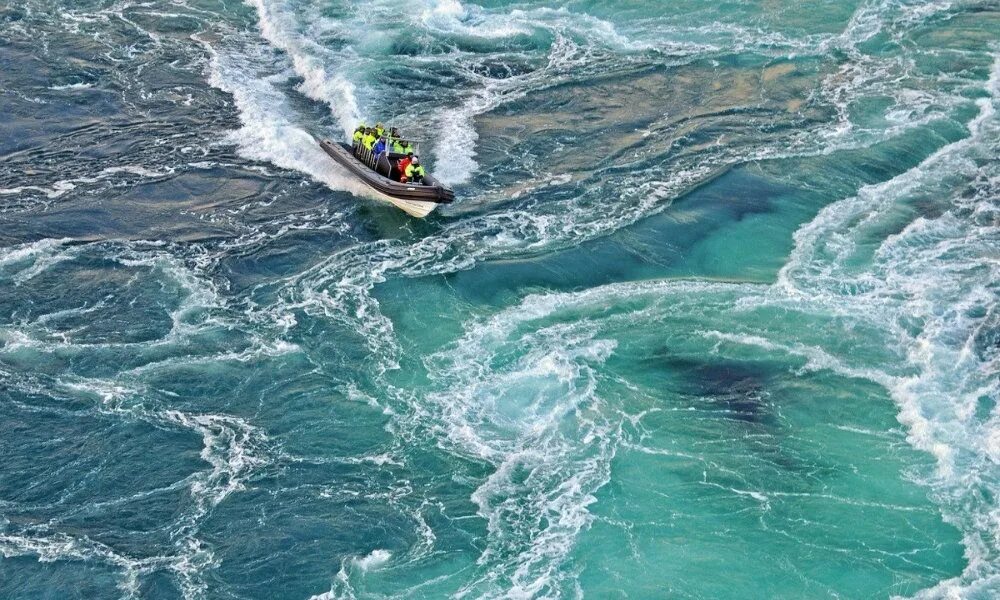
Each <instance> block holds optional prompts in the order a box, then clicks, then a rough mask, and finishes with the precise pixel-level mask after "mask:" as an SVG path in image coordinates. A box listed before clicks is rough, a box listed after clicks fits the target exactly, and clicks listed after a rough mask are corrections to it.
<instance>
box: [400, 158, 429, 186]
mask: <svg viewBox="0 0 1000 600" xmlns="http://www.w3.org/2000/svg"><path fill="white" fill-rule="evenodd" d="M404 173H406V179H407V181H412V182H414V183H423V182H424V175H426V174H427V173H426V172H425V171H424V168H423V167H422V166H420V157H419V156H414V157H413V162H411V163H410V164H409V166H407V167H406V171H404Z"/></svg>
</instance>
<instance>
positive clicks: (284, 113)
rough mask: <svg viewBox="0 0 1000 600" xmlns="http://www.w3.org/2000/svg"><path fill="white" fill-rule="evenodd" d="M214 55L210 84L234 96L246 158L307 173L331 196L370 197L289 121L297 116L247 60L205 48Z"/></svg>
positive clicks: (237, 137) (237, 138)
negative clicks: (341, 193) (331, 192)
mask: <svg viewBox="0 0 1000 600" xmlns="http://www.w3.org/2000/svg"><path fill="white" fill-rule="evenodd" d="M202 44H203V46H204V47H205V48H206V50H207V51H208V52H209V54H210V57H211V60H210V66H209V83H210V84H211V85H212V86H214V87H217V88H219V89H221V90H223V91H225V92H227V93H229V94H231V95H232V96H233V100H234V101H235V103H236V107H237V109H238V110H239V116H240V121H241V123H242V124H243V127H242V128H241V129H239V130H236V131H234V132H232V133H230V134H229V140H230V141H231V142H233V143H234V144H236V145H237V146H238V148H239V151H240V154H241V155H242V156H244V157H245V158H249V159H253V160H261V161H267V162H271V163H273V164H275V165H277V166H279V167H282V168H285V169H291V170H296V171H300V172H302V173H306V174H307V175H309V176H310V177H312V178H313V179H315V180H316V181H318V182H320V183H323V184H325V185H326V186H327V187H329V188H330V189H332V190H341V191H349V192H352V193H355V194H358V195H363V194H365V193H367V190H366V189H365V186H363V185H361V184H359V183H358V182H357V180H356V179H355V178H353V177H350V176H347V175H346V174H345V173H344V172H343V171H342V170H341V169H340V167H338V166H337V164H336V163H335V162H334V161H333V160H332V159H331V158H330V157H329V156H327V155H326V153H325V152H324V151H323V149H322V148H320V147H319V144H318V142H317V141H316V139H315V138H313V136H312V135H310V134H309V133H308V132H306V131H305V130H304V129H302V128H301V127H300V126H298V125H296V124H295V123H293V122H291V121H290V120H289V117H288V115H290V114H292V111H291V109H290V108H288V106H287V101H286V98H285V96H284V94H282V93H281V92H280V91H279V90H278V89H277V88H275V86H274V84H272V83H271V82H270V81H268V80H266V79H262V78H259V77H257V76H255V75H254V72H253V68H252V67H251V65H250V64H249V63H247V62H246V60H245V59H243V58H242V57H238V56H230V55H228V54H224V53H223V52H222V51H219V50H217V49H216V47H214V46H213V45H212V44H209V43H207V42H203V43H202Z"/></svg>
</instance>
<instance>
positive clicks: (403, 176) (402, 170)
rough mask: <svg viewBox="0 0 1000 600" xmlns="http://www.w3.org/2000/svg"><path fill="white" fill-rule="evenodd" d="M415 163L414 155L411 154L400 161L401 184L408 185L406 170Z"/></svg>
mask: <svg viewBox="0 0 1000 600" xmlns="http://www.w3.org/2000/svg"><path fill="white" fill-rule="evenodd" d="M412 161H413V153H412V152H410V153H409V154H407V155H406V156H404V157H403V158H401V159H399V181H400V182H401V183H406V168H407V167H409V166H410V163H411V162H412Z"/></svg>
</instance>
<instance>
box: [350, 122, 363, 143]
mask: <svg viewBox="0 0 1000 600" xmlns="http://www.w3.org/2000/svg"><path fill="white" fill-rule="evenodd" d="M364 137H365V126H364V124H363V123H362V124H361V125H358V126H357V128H355V130H354V136H353V137H352V140H353V143H354V146H355V147H357V146H358V144H360V143H361V139H362V138H364Z"/></svg>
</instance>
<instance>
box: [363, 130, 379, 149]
mask: <svg viewBox="0 0 1000 600" xmlns="http://www.w3.org/2000/svg"><path fill="white" fill-rule="evenodd" d="M376 139H378V138H376V137H375V130H374V129H372V128H371V127H369V128H368V129H367V130H366V131H365V136H364V137H363V138H361V145H362V146H364V147H365V149H366V150H371V149H372V148H373V147H374V146H375V140H376Z"/></svg>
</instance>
